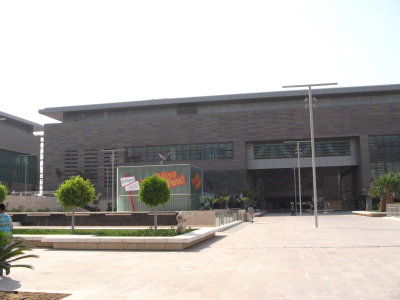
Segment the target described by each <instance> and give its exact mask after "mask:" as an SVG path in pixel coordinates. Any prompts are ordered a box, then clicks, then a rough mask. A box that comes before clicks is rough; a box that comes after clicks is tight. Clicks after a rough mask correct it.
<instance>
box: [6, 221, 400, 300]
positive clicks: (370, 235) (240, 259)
mask: <svg viewBox="0 0 400 300" xmlns="http://www.w3.org/2000/svg"><path fill="white" fill-rule="evenodd" d="M319 221H320V222H319V225H320V227H319V228H314V217H312V216H309V215H307V216H303V217H290V216H284V215H266V216H264V217H260V218H256V219H255V223H253V224H250V223H244V224H242V225H239V226H237V227H234V228H232V229H229V230H227V231H225V232H222V233H219V234H217V236H216V237H215V238H213V239H211V240H208V241H206V242H205V243H203V244H200V245H196V246H194V247H192V248H189V249H187V250H184V251H179V252H155V251H147V252H145V251H131V252H128V251H126V252H121V251H61V250H47V249H36V250H34V253H36V254H38V255H40V258H39V259H30V260H29V262H30V263H32V264H34V265H35V270H34V271H31V270H27V269H14V270H12V273H11V277H10V278H3V279H0V288H1V289H19V290H24V291H37V290H39V291H42V290H47V291H55V292H64V293H65V292H67V293H71V294H73V295H72V296H70V297H68V298H66V300H74V299H85V300H88V299H96V300H98V299H140V300H142V299H146V300H147V299H148V300H150V299H151V300H169V299H171V300H172V299H174V300H184V299H188V300H198V299H199V300H200V299H229V300H236V299H243V300H253V299H254V300H257V299H265V300H267V299H268V300H273V299H282V300H283V299H304V300H306V299H307V300H310V299H321V300H322V299H323V300H328V299H340V300H351V299H357V300H361V299H363V300H368V299H370V300H381V299H382V300H383V299H393V300H394V299H396V300H398V299H400V222H398V221H395V220H388V219H382V218H368V217H360V216H354V215H348V214H331V215H322V216H321V217H320V218H319Z"/></svg>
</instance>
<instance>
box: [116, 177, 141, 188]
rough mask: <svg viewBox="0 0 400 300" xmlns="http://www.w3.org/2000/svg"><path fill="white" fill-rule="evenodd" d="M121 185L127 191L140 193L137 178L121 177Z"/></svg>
mask: <svg viewBox="0 0 400 300" xmlns="http://www.w3.org/2000/svg"><path fill="white" fill-rule="evenodd" d="M120 180H121V185H122V187H124V188H125V191H127V192H130V191H138V190H139V181H137V180H136V179H135V177H133V176H132V177H121V178H120Z"/></svg>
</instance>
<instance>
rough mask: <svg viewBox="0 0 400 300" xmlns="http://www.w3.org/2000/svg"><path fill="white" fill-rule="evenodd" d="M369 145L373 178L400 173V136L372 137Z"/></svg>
mask: <svg viewBox="0 0 400 300" xmlns="http://www.w3.org/2000/svg"><path fill="white" fill-rule="evenodd" d="M368 143H369V159H370V171H371V177H372V178H377V177H379V176H380V175H382V174H386V173H390V172H400V135H386V136H370V137H368Z"/></svg>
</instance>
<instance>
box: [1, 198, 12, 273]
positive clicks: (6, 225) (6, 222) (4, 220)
mask: <svg viewBox="0 0 400 300" xmlns="http://www.w3.org/2000/svg"><path fill="white" fill-rule="evenodd" d="M5 210H6V206H5V205H4V204H3V203H0V231H2V232H5V233H6V234H7V235H8V238H9V241H8V243H7V244H6V245H5V247H7V246H8V245H10V243H11V241H12V230H13V222H12V219H11V217H10V216H9V215H7V214H6V213H5ZM5 270H6V275H8V274H9V273H10V268H9V264H8V263H7V264H6V265H5ZM0 276H3V268H0Z"/></svg>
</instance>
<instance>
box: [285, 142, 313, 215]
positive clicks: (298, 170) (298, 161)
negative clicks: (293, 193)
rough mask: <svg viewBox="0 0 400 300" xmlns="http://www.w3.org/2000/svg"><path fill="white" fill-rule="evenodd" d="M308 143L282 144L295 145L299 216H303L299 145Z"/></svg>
mask: <svg viewBox="0 0 400 300" xmlns="http://www.w3.org/2000/svg"><path fill="white" fill-rule="evenodd" d="M309 142H310V141H286V142H284V143H286V144H289V143H296V144H297V147H296V152H297V173H298V177H299V203H300V216H303V208H302V206H303V204H302V202H301V201H302V200H301V172H300V143H309Z"/></svg>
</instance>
